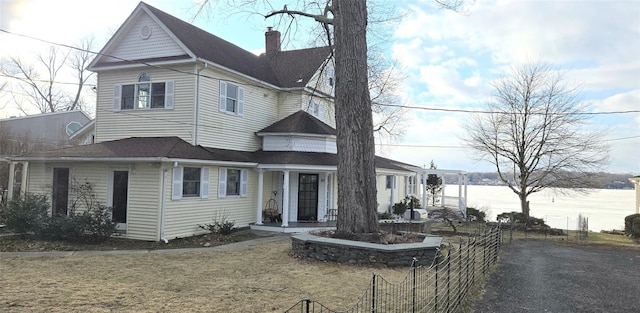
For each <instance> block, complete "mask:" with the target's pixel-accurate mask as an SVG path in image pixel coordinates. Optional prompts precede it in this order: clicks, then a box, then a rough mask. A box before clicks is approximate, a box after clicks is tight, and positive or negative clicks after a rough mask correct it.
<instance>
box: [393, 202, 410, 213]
mask: <svg viewBox="0 0 640 313" xmlns="http://www.w3.org/2000/svg"><path fill="white" fill-rule="evenodd" d="M407 209H408V207H407V204H406V203H405V202H398V203H396V204H394V205H393V214H395V215H399V216H402V215H403V214H404V212H406V211H407Z"/></svg>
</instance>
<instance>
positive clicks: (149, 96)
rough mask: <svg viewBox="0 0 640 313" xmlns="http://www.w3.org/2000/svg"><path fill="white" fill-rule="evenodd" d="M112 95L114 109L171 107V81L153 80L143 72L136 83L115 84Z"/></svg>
mask: <svg viewBox="0 0 640 313" xmlns="http://www.w3.org/2000/svg"><path fill="white" fill-rule="evenodd" d="M113 96H114V99H113V101H114V103H113V109H114V111H120V110H141V109H173V81H165V82H153V81H151V76H150V75H149V73H146V72H144V73H141V74H140V75H138V82H137V83H136V84H128V85H116V86H115V88H114V95H113Z"/></svg>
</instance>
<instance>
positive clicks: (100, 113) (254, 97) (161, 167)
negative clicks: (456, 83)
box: [11, 3, 417, 240]
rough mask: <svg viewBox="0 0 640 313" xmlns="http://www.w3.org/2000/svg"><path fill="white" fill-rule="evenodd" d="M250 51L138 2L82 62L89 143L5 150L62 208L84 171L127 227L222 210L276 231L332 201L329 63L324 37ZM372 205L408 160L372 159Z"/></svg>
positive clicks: (162, 232)
mask: <svg viewBox="0 0 640 313" xmlns="http://www.w3.org/2000/svg"><path fill="white" fill-rule="evenodd" d="M265 42H266V51H265V53H263V54H261V55H259V56H258V55H255V54H252V53H251V52H248V51H246V50H244V49H242V48H239V47H237V46H235V45H233V44H231V43H229V42H227V41H225V40H223V39H221V38H219V37H216V36H214V35H212V34H210V33H208V32H206V31H204V30H202V29H199V28H197V27H195V26H193V25H191V24H189V23H186V22H184V21H182V20H180V19H177V18H175V17H173V16H171V15H169V14H167V13H165V12H163V11H161V10H158V9H156V8H154V7H152V6H150V5H147V4H145V3H140V4H139V5H138V6H137V7H136V9H135V10H134V11H133V13H132V14H131V15H130V16H129V17H128V18H127V20H126V21H125V22H124V24H123V25H122V26H121V27H120V28H119V29H118V31H117V32H116V33H115V34H114V35H113V37H112V38H111V39H110V40H109V41H108V42H107V44H106V45H105V47H104V48H103V49H102V50H101V51H100V53H99V55H98V56H97V57H96V58H95V59H94V60H93V62H92V63H91V65H90V66H89V69H90V70H92V71H94V72H96V73H97V79H98V81H97V85H98V86H97V108H96V119H95V143H94V144H89V145H84V146H77V147H72V148H67V149H60V150H53V151H46V152H41V153H34V154H29V155H24V156H20V157H14V158H12V159H11V160H12V161H13V162H21V163H24V164H25V165H28V167H27V168H28V171H25V173H24V174H23V175H25V178H26V181H27V190H28V191H29V192H33V193H45V194H49V195H51V203H52V214H66V213H67V211H68V209H69V199H70V197H73V193H72V190H73V185H74V184H78V183H80V184H81V183H84V182H90V183H91V184H93V185H94V191H95V193H96V196H97V197H98V199H100V200H101V201H103V202H104V203H106V205H108V206H111V207H112V208H113V218H114V220H115V221H116V222H118V223H119V227H120V229H121V230H122V232H123V233H124V235H125V236H126V237H129V238H134V239H142V240H160V239H165V238H166V239H172V238H176V237H185V236H191V235H194V234H197V233H201V232H202V229H200V228H199V227H198V224H205V223H208V222H211V219H212V218H213V217H216V216H223V215H224V216H225V217H226V218H227V219H228V220H232V221H235V222H236V225H237V226H239V227H246V226H249V225H254V226H255V225H261V224H262V223H263V221H264V215H263V209H264V208H265V206H267V205H270V206H271V205H272V204H274V203H275V204H276V207H277V209H278V210H279V212H280V213H281V217H282V223H281V225H280V226H281V228H280V229H281V230H282V231H286V230H287V229H288V228H289V226H290V225H289V223H292V222H296V223H299V222H305V221H310V222H323V221H326V220H327V219H328V218H329V217H330V215H331V214H332V213H333V212H335V210H337V209H339V208H337V207H336V206H337V190H336V189H337V183H336V165H337V161H336V130H335V128H334V127H335V118H334V112H335V111H334V103H333V100H332V95H333V84H334V78H333V61H332V59H331V51H330V50H329V49H328V47H319V48H310V49H301V50H291V51H282V50H281V49H280V33H279V32H278V31H275V30H272V29H269V30H267V32H266V34H265ZM376 168H377V169H376V170H377V175H378V178H379V182H380V183H379V185H378V187H379V192H378V194H379V197H378V202H379V207H378V210H379V211H381V212H382V211H387V210H388V209H389V207H390V206H391V204H392V203H393V202H397V201H399V200H400V199H402V198H403V197H404V196H405V195H407V194H412V193H415V191H416V187H417V184H416V181H417V180H416V173H415V171H414V170H415V169H414V168H413V167H412V166H411V165H408V164H403V163H400V162H396V161H393V160H389V159H385V158H381V157H378V158H377V159H376Z"/></svg>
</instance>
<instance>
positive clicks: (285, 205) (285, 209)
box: [282, 170, 289, 227]
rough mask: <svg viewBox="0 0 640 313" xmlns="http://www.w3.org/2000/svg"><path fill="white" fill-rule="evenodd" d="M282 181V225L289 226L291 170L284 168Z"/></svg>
mask: <svg viewBox="0 0 640 313" xmlns="http://www.w3.org/2000/svg"><path fill="white" fill-rule="evenodd" d="M282 172H283V173H284V179H283V180H284V182H283V183H282V227H289V171H288V170H284V171H282Z"/></svg>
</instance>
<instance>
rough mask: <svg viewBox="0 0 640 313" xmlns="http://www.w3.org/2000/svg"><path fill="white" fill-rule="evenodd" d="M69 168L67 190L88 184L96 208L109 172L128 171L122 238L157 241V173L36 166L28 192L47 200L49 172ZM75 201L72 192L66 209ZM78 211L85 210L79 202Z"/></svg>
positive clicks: (103, 200) (142, 166)
mask: <svg viewBox="0 0 640 313" xmlns="http://www.w3.org/2000/svg"><path fill="white" fill-rule="evenodd" d="M55 167H67V168H69V173H70V178H71V184H72V185H71V188H70V189H71V190H73V185H74V184H83V183H85V182H89V183H91V185H92V186H93V192H94V194H95V196H96V199H97V200H98V201H99V202H100V204H103V205H107V204H108V203H109V202H110V201H109V199H107V195H108V194H109V191H108V181H109V176H110V175H111V169H114V168H116V169H128V170H129V192H128V198H129V202H128V207H127V233H126V234H124V237H126V238H131V239H141V240H158V232H159V231H158V220H159V215H158V212H159V205H160V201H159V198H160V197H159V192H160V188H159V184H160V180H159V178H160V174H159V169H157V168H154V167H152V166H149V164H148V163H137V164H130V163H110V164H108V163H94V162H75V163H50V164H47V165H45V163H42V162H37V163H30V165H29V174H28V175H29V184H28V189H29V192H33V193H37V194H46V195H47V196H48V197H49V199H50V198H51V190H52V182H53V168H55ZM75 198H77V197H76V196H75V195H74V194H73V191H71V192H70V196H69V205H71V203H72V201H73V199H75ZM77 209H78V211H82V210H85V209H86V208H85V206H84V205H83V203H82V202H81V201H79V202H78V208H77Z"/></svg>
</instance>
